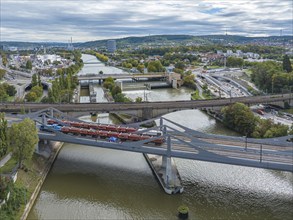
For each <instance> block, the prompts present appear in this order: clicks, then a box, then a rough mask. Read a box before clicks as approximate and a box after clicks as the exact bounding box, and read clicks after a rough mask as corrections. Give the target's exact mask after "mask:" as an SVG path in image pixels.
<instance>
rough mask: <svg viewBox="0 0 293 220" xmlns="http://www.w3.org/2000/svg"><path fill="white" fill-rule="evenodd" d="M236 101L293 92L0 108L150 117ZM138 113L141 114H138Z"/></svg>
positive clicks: (292, 99)
mask: <svg viewBox="0 0 293 220" xmlns="http://www.w3.org/2000/svg"><path fill="white" fill-rule="evenodd" d="M235 102H242V103H244V104H247V105H255V104H272V103H280V102H282V103H284V102H288V103H291V104H293V95H292V93H289V94H280V95H266V96H251V97H236V98H228V99H210V100H192V101H163V102H141V103H135V102H134V103H105V102H104V103H60V104H56V103H55V104H50V103H11V102H5V103H3V102H2V103H0V112H20V111H21V109H26V110H29V111H31V112H35V111H39V110H42V109H46V108H50V107H53V108H56V109H59V110H60V111H62V112H87V113H89V112H130V111H133V112H137V111H140V115H147V117H145V118H147V119H149V118H153V117H157V116H159V115H163V114H166V113H168V112H173V111H177V110H184V109H198V108H212V107H222V106H227V105H229V104H233V103H235ZM138 115H139V114H138Z"/></svg>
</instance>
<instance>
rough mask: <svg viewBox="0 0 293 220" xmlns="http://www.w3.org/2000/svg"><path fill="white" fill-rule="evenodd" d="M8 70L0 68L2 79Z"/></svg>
mask: <svg viewBox="0 0 293 220" xmlns="http://www.w3.org/2000/svg"><path fill="white" fill-rule="evenodd" d="M5 73H6V70H3V69H0V80H1V79H3V77H4V76H5Z"/></svg>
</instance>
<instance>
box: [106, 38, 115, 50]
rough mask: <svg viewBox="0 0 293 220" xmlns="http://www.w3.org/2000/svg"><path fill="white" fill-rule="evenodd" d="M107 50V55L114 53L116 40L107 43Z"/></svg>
mask: <svg viewBox="0 0 293 220" xmlns="http://www.w3.org/2000/svg"><path fill="white" fill-rule="evenodd" d="M107 50H108V52H109V53H114V52H115V51H116V40H108V41H107Z"/></svg>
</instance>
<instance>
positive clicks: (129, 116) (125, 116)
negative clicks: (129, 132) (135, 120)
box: [119, 114, 132, 119]
mask: <svg viewBox="0 0 293 220" xmlns="http://www.w3.org/2000/svg"><path fill="white" fill-rule="evenodd" d="M119 115H120V117H121V118H124V119H131V118H132V116H131V115H127V114H119Z"/></svg>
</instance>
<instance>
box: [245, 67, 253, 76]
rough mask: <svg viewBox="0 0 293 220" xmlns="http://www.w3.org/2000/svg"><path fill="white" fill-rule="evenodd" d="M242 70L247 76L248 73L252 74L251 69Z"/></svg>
mask: <svg viewBox="0 0 293 220" xmlns="http://www.w3.org/2000/svg"><path fill="white" fill-rule="evenodd" d="M244 72H245V74H246V75H247V76H249V77H250V75H251V74H252V71H251V69H245V70H244Z"/></svg>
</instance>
